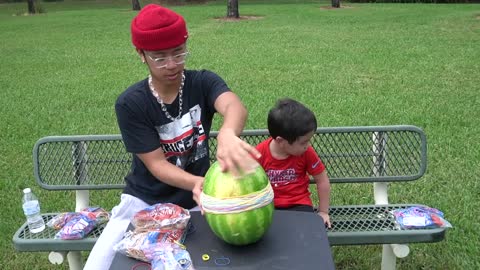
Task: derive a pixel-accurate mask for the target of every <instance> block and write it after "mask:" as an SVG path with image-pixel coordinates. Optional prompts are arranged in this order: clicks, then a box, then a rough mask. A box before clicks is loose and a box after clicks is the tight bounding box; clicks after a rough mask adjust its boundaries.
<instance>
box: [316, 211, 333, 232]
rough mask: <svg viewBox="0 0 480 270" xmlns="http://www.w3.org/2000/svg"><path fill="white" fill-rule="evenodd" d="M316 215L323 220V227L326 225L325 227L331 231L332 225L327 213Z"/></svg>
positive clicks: (319, 212)
mask: <svg viewBox="0 0 480 270" xmlns="http://www.w3.org/2000/svg"><path fill="white" fill-rule="evenodd" d="M318 215H319V216H321V217H322V218H323V222H325V225H327V227H328V228H329V229H331V228H332V224H331V223H330V216H329V215H328V214H327V213H325V212H321V211H318Z"/></svg>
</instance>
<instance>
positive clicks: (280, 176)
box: [266, 168, 297, 186]
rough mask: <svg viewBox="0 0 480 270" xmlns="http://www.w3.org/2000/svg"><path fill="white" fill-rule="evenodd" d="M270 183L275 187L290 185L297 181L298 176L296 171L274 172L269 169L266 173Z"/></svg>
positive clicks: (290, 169) (291, 169)
mask: <svg viewBox="0 0 480 270" xmlns="http://www.w3.org/2000/svg"><path fill="white" fill-rule="evenodd" d="M266 173H267V176H268V179H270V183H272V184H273V185H275V186H278V185H288V184H290V183H292V182H295V181H297V174H296V173H295V169H293V168H289V169H285V170H272V169H269V170H267V171H266Z"/></svg>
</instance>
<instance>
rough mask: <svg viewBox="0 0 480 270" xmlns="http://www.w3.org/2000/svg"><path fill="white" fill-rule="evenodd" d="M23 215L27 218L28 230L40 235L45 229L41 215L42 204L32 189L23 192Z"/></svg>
mask: <svg viewBox="0 0 480 270" xmlns="http://www.w3.org/2000/svg"><path fill="white" fill-rule="evenodd" d="M22 201H23V213H24V214H25V216H26V217H27V223H28V229H30V232H31V233H39V232H41V231H43V230H44V229H45V221H43V218H42V216H41V214H40V203H39V202H38V199H37V196H35V194H33V192H32V190H31V189H30V188H26V189H24V190H23V200H22Z"/></svg>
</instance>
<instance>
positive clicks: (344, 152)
mask: <svg viewBox="0 0 480 270" xmlns="http://www.w3.org/2000/svg"><path fill="white" fill-rule="evenodd" d="M217 135H218V133H217V132H215V131H213V132H211V138H210V140H209V151H210V153H211V155H210V159H211V162H214V161H215V153H216V150H217V141H216V136H217ZM241 138H242V139H244V140H245V141H247V142H248V143H249V144H251V145H257V144H258V143H260V142H261V141H263V140H264V139H266V138H268V131H267V130H265V129H263V130H246V131H244V132H243V133H242V135H241ZM312 146H313V148H314V149H315V150H316V151H317V153H318V154H319V156H320V157H321V158H322V160H323V162H324V163H325V166H326V167H327V170H328V174H329V177H330V181H331V182H332V183H350V182H357V183H358V182H392V181H410V180H416V179H418V178H420V177H421V176H422V175H423V174H424V173H425V170H426V163H427V162H426V152H427V146H426V138H425V134H424V133H423V131H422V130H421V129H419V128H417V127H414V126H384V127H339V128H318V129H317V131H316V133H315V135H314V137H313V139H312ZM33 157H34V175H35V179H36V181H37V182H38V184H39V185H40V186H42V187H43V188H45V189H49V190H89V189H120V188H123V187H124V185H125V184H124V177H125V176H126V175H127V174H128V172H129V171H130V166H131V160H132V154H130V153H128V152H126V150H125V147H124V145H123V141H122V138H121V136H120V135H86V136H52V137H45V138H42V139H41V140H39V141H38V142H37V143H36V144H35V147H34V152H33Z"/></svg>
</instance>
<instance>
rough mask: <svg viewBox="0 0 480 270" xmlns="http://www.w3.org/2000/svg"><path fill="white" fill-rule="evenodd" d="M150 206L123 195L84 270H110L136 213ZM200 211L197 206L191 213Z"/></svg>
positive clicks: (135, 198)
mask: <svg viewBox="0 0 480 270" xmlns="http://www.w3.org/2000/svg"><path fill="white" fill-rule="evenodd" d="M148 206H150V205H149V204H147V203H146V202H144V201H142V200H140V199H139V198H137V197H134V196H132V195H128V194H122V196H121V199H120V204H119V205H117V206H115V207H114V208H113V209H112V216H111V217H110V221H109V222H108V223H107V226H105V228H104V229H103V232H102V235H100V237H99V238H98V240H97V242H96V243H95V245H94V246H93V249H92V251H91V252H90V255H89V256H88V260H87V263H86V264H85V267H84V268H83V270H108V269H109V268H110V265H111V264H112V261H113V257H115V251H114V250H113V246H114V245H115V244H117V243H118V242H120V240H122V238H123V235H124V234H125V231H126V230H127V227H128V225H129V224H130V221H131V220H132V218H133V216H134V215H135V213H137V212H138V211H140V210H142V209H145V208H147V207H148ZM198 210H200V209H199V207H198V206H197V207H195V208H193V209H191V210H190V211H198Z"/></svg>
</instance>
